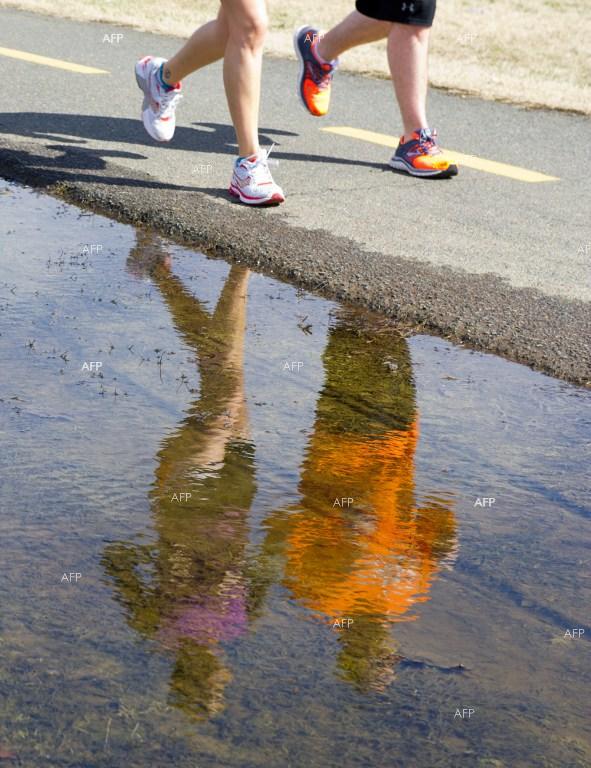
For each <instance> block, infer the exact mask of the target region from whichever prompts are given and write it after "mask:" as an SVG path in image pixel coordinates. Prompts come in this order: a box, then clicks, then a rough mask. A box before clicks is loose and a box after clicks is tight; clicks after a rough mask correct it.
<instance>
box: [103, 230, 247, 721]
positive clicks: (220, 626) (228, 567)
mask: <svg viewBox="0 0 591 768" xmlns="http://www.w3.org/2000/svg"><path fill="white" fill-rule="evenodd" d="M129 266H130V269H132V270H134V271H138V270H144V271H147V270H149V271H150V274H151V277H152V279H153V281H154V283H155V284H156V285H157V286H158V288H159V290H160V292H161V294H162V296H163V297H164V300H165V301H166V304H167V306H168V308H169V310H170V312H171V316H172V320H173V323H174V325H175V327H176V328H177V330H178V331H179V333H180V334H181V336H182V337H183V339H184V340H185V342H186V343H187V344H188V345H189V347H190V348H191V349H194V350H195V353H196V356H197V360H198V365H199V372H200V392H199V398H198V400H197V401H196V402H194V403H193V404H192V405H191V407H190V409H189V412H188V415H187V417H186V418H185V419H184V420H183V421H182V422H181V424H180V425H179V426H178V427H177V429H176V430H175V431H174V432H173V433H172V434H171V435H170V436H169V437H167V438H166V439H165V440H164V441H163V443H162V446H161V449H160V451H159V453H158V457H157V459H158V467H157V469H156V480H155V483H154V487H153V490H152V493H151V501H152V506H153V515H154V527H155V531H156V540H155V541H154V543H153V544H142V545H139V544H135V543H128V542H117V543H114V544H111V545H110V546H108V547H107V549H106V551H105V554H104V558H103V563H104V566H105V569H106V572H107V573H108V574H109V575H110V576H111V577H112V579H113V580H114V582H115V585H116V590H117V597H118V599H119V601H120V602H121V603H122V604H123V605H124V606H125V609H126V612H127V617H128V621H129V624H130V626H132V627H133V628H134V629H135V630H136V631H138V632H140V633H141V634H143V635H145V636H148V637H151V638H154V639H157V640H158V641H159V642H160V643H162V644H163V645H164V646H165V647H166V648H168V649H169V651H170V652H172V653H173V655H174V659H175V661H174V669H173V671H172V677H171V700H172V702H173V703H174V704H175V705H176V706H178V707H180V708H181V709H183V710H184V711H186V712H187V713H189V714H192V715H208V714H212V713H214V712H216V711H218V710H219V709H221V707H222V706H223V691H224V688H225V685H226V683H227V681H228V679H229V677H230V675H229V671H228V670H227V668H226V667H225V665H224V663H223V658H222V654H221V652H220V650H219V643H220V642H222V641H224V640H230V639H232V638H235V637H237V636H239V635H241V634H243V633H244V632H245V630H246V627H247V623H248V620H249V612H250V609H251V607H252V604H253V602H254V601H255V598H254V597H253V596H251V595H249V594H248V591H249V590H248V585H247V579H246V575H245V573H246V557H245V545H246V542H247V538H248V524H247V515H248V511H249V509H250V506H251V503H252V499H253V497H254V493H255V479H254V464H253V458H254V447H253V445H252V444H251V443H250V442H249V440H248V423H247V413H246V403H245V397H244V381H243V359H242V358H243V351H244V350H243V346H244V331H245V324H246V290H247V283H248V276H249V272H248V270H247V269H245V268H243V267H239V266H233V267H232V268H231V269H230V273H229V275H228V277H227V280H226V282H225V285H224V287H223V290H222V292H221V295H220V298H219V300H218V302H217V306H216V308H215V311H214V312H213V314H209V313H208V312H207V311H206V310H205V309H204V308H203V306H202V305H201V303H200V302H199V301H198V300H197V299H196V298H195V297H194V296H193V295H191V294H190V293H189V292H188V291H187V290H186V289H185V287H184V286H183V284H182V282H181V281H180V280H179V279H178V278H177V277H176V276H175V275H173V274H172V273H171V272H170V269H169V266H168V264H167V258H166V257H165V255H164V254H163V253H162V251H161V249H160V246H159V245H158V242H157V241H155V240H152V239H151V238H150V237H149V236H146V235H144V236H140V241H139V242H138V245H137V247H136V249H135V250H134V251H133V252H132V254H131V255H130V259H129ZM180 492H183V493H184V492H191V494H192V497H191V499H190V500H189V501H188V502H184V503H182V504H180V503H179V502H178V501H176V500H174V494H178V493H180Z"/></svg>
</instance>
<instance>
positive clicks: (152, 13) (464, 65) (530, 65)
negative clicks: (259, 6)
mask: <svg viewBox="0 0 591 768" xmlns="http://www.w3.org/2000/svg"><path fill="white" fill-rule="evenodd" d="M0 6H2V7H16V8H24V9H27V10H31V11H38V12H42V13H48V14H53V15H59V16H65V17H70V18H75V19H82V20H89V21H90V20H93V21H106V22H114V23H117V24H125V25H130V26H134V27H137V28H139V29H143V30H148V31H152V32H162V33H165V34H171V35H177V36H180V37H187V36H188V35H189V34H190V33H191V32H192V30H193V29H194V28H195V27H196V26H198V25H199V24H200V23H202V22H203V21H206V20H207V19H209V18H211V17H212V16H213V15H215V13H217V9H218V8H219V2H218V0H192V1H189V0H170V2H169V3H167V4H165V5H163V4H162V2H161V1H160V0H135V2H132V0H88V1H87V2H81V1H80V0H60V3H59V6H57V10H56V5H55V2H54V0H0ZM352 8H353V0H331V2H330V3H326V4H322V6H319V4H317V3H314V2H312V1H311V0H290V1H289V2H288V3H286V2H285V0H269V10H270V16H271V32H270V35H269V40H268V45H267V49H268V52H270V53H272V54H275V55H279V56H292V55H293V52H292V43H291V36H292V32H293V29H294V27H296V26H299V25H300V24H303V23H307V22H310V23H314V24H318V25H319V26H321V27H322V28H324V29H326V28H328V27H330V26H331V25H332V24H334V23H335V22H337V21H339V20H340V19H341V18H342V17H343V16H344V15H346V14H347V13H349V11H350V10H351V9H352ZM589 40H591V14H589V13H586V12H585V10H584V9H583V8H582V5H581V3H580V2H579V0H535V2H531V0H481V1H480V2H477V0H439V7H438V10H437V16H436V20H435V26H434V29H433V42H432V55H431V64H430V67H431V82H432V84H433V85H435V86H439V87H442V88H448V89H452V90H457V91H461V92H468V93H473V94H477V95H479V96H482V97H484V98H487V99H500V100H503V101H511V102H515V103H520V104H530V105H536V106H546V107H551V108H558V109H567V110H575V111H579V112H584V113H586V114H591V57H589ZM384 50H385V49H384V45H383V44H382V43H378V44H373V45H369V46H365V47H364V48H359V49H356V50H353V51H350V52H349V53H347V54H346V55H345V56H344V57H343V60H342V67H343V69H348V70H350V71H355V72H363V73H366V74H374V75H379V76H387V73H388V72H387V65H386V57H385V52H384Z"/></svg>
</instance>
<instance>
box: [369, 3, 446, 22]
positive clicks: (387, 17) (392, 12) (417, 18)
mask: <svg viewBox="0 0 591 768" xmlns="http://www.w3.org/2000/svg"><path fill="white" fill-rule="evenodd" d="M436 2H437V0H357V2H356V3H355V7H356V8H357V10H358V11H359V13H362V14H363V15H364V16H369V17H370V18H372V19H379V20H380V21H397V22H398V23H399V24H416V25H417V26H419V27H430V26H431V24H433V19H434V18H435V4H436Z"/></svg>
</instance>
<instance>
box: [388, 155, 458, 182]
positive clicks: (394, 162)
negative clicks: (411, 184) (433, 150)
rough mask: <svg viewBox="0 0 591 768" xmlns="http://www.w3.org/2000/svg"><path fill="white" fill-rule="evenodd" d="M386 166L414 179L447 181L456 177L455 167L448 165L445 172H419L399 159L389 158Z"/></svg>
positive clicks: (456, 168)
mask: <svg viewBox="0 0 591 768" xmlns="http://www.w3.org/2000/svg"><path fill="white" fill-rule="evenodd" d="M388 165H389V166H390V168H393V169H394V170H395V171H403V172H404V173H408V174H409V176H415V177H416V178H429V179H449V178H451V177H452V176H457V175H458V166H457V165H450V166H449V167H448V168H446V169H445V171H421V170H418V169H417V168H414V167H413V166H412V165H410V164H409V163H407V162H405V161H404V160H401V159H400V158H397V159H394V158H391V159H390V160H389V161H388Z"/></svg>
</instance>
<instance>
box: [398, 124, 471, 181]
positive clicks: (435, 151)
mask: <svg viewBox="0 0 591 768" xmlns="http://www.w3.org/2000/svg"><path fill="white" fill-rule="evenodd" d="M389 165H390V167H391V168H394V169H395V170H397V171H406V173H410V175H411V176H428V177H430V178H439V179H447V178H449V177H450V176H457V173H458V166H457V165H454V163H452V162H451V160H450V158H449V156H448V155H446V154H445V152H444V151H443V150H442V149H441V147H440V146H439V144H438V143H437V131H432V132H431V131H430V130H429V129H428V128H421V129H420V131H415V132H414V133H413V135H412V137H411V138H409V139H407V140H406V141H405V140H404V136H403V137H402V138H401V139H400V144H399V145H398V148H397V149H396V152H395V153H394V155H393V156H392V157H391V159H390V162H389Z"/></svg>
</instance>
